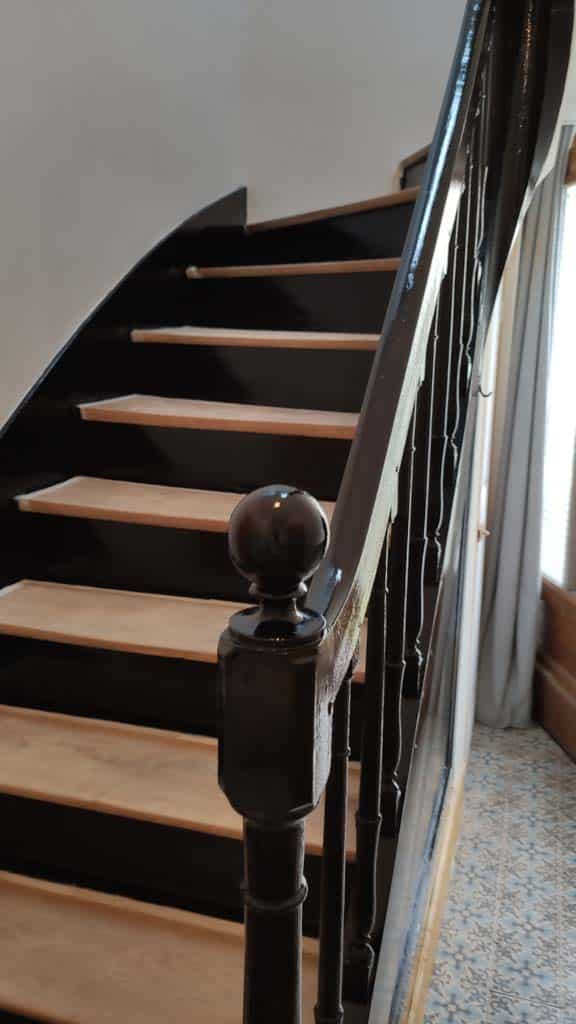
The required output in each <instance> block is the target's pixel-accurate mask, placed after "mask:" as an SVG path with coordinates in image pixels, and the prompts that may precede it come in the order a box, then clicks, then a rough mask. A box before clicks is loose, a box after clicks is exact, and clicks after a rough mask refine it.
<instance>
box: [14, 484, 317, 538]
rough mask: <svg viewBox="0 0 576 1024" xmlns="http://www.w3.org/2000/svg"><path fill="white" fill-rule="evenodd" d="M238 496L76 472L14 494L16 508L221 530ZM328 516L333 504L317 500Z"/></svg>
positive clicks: (226, 525)
mask: <svg viewBox="0 0 576 1024" xmlns="http://www.w3.org/2000/svg"><path fill="white" fill-rule="evenodd" d="M241 498H242V495H241V494H233V493H231V492H227V491H202V490H195V489H193V488H187V487H168V486H164V485H161V484H141V483H132V482H130V481H127V480H103V479H100V478H97V477H87V476H76V477H72V479H70V480H64V481H62V482H61V483H58V484H54V485H53V486H52V487H46V488H44V489H42V490H39V491H34V492H32V493H31V494H21V495H19V496H18V497H17V498H16V502H17V504H18V507H19V508H20V510H21V511H22V512H35V513H41V514H47V515H53V516H54V515H56V516H74V517H77V518H81V519H101V520H106V521H112V522H119V523H137V524H141V525H146V526H163V527H169V528H172V529H179V530H202V531H207V532H212V533H225V532H226V531H227V529H228V521H229V519H230V516H231V514H232V512H233V511H234V508H235V507H236V505H237V504H238V502H239V501H240V499H241ZM323 507H324V510H325V512H326V514H327V516H328V517H329V518H330V517H331V515H332V511H333V508H334V503H333V502H328V501H326V502H323Z"/></svg>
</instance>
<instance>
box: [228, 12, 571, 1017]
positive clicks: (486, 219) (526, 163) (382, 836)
mask: <svg viewBox="0 0 576 1024" xmlns="http://www.w3.org/2000/svg"><path fill="white" fill-rule="evenodd" d="M572 19H573V0H556V2H555V4H554V5H551V4H550V3H549V2H548V0H469V2H468V5H467V9H466V13H465V17H464V22H463V26H462V30H461V34H460V38H459V43H458V47H457V51H456V57H455V60H454V64H453V67H452V72H451V76H450V79H449V82H448V87H447V90H446V94H445V98H444V103H443V106H442V111H441V114H440V119H439V122H438V127H437V130H436V133H435V137H434V141H433V143H432V146H431V149H430V155H429V159H428V162H427V170H426V175H425V179H424V183H423V185H422V187H421V189H420V192H419V196H418V200H417V203H416V206H415V210H414V214H413V218H412V223H411V227H410V230H409V232H408V237H407V240H406V244H405V248H404V253H403V255H402V260H401V264H400V268H399V270H398V273H397V276H396V282H395V286H394V289H393V292H392V296H391V299H390V303H389V306H388V311H387V314H386V319H385V322H384V326H383V331H382V337H381V340H380V344H379V347H378V350H377V352H376V354H375V357H374V361H373V365H372V372H371V376H370V380H369V383H368V387H367V390H366V395H365V399H364V403H363V407H362V411H361V414H360V418H359V421H358V425H357V428H356V431H355V437H354V441H353V443H352V447H351V451H350V455H349V458H348V462H347V466H346V470H345V473H344V477H343V480H342V484H341V488H340V493H339V495H338V499H337V502H336V506H335V510H334V514H333V517H332V521H331V527H330V528H331V540H330V542H329V543H328V545H327V541H328V529H327V526H326V524H325V520H324V518H323V513H322V511H321V509H320V507H319V506H318V505H317V504H316V503H315V502H314V501H313V499H312V498H310V496H309V495H305V494H302V492H300V491H298V490H296V489H294V488H289V487H285V486H283V485H276V486H271V487H268V488H263V489H261V490H260V491H257V492H254V494H253V495H251V496H248V498H245V499H244V500H243V502H242V504H241V505H240V506H239V508H238V511H237V513H234V515H233V518H232V528H231V554H232V558H233V561H234V562H235V564H236V565H237V567H238V568H239V570H240V572H242V573H243V574H244V575H246V576H247V577H248V578H249V579H251V580H252V584H253V585H252V591H251V592H252V594H253V596H254V597H255V598H256V599H257V600H258V601H259V608H255V609H251V610H247V611H246V612H244V613H241V614H239V615H236V616H234V617H233V619H232V620H231V623H230V627H229V629H228V631H227V632H226V633H225V634H224V635H223V639H222V642H221V653H220V666H221V678H222V698H223V732H222V739H221V744H220V758H221V760H220V782H221V786H222V788H223V789H224V790H225V792H226V793H227V795H228V797H229V799H230V800H231V802H232V804H233V806H235V807H236V809H237V810H239V811H240V813H241V814H242V815H243V816H244V819H245V822H246V833H245V859H246V865H247V879H246V887H247V888H246V908H247V909H246V927H247V947H246V990H245V1010H244V1024H264V1021H266V1024H267V1022H268V1021H269V1020H271V1019H274V1020H275V1021H276V1024H301V1017H300V1005H299V996H298V993H299V986H300V976H301V975H300V950H301V939H302V932H301V902H302V899H303V898H304V895H305V886H304V882H303V877H302V861H303V853H304V835H303V823H304V819H305V817H306V815H307V814H308V813H309V812H310V810H311V809H312V808H313V807H314V806H315V805H316V803H317V802H318V800H319V798H320V795H321V794H322V793H323V792H324V790H325V789H326V786H327V785H328V790H327V801H326V806H327V812H326V831H325V843H324V888H323V891H324V893H326V892H327V891H328V888H331V889H332V890H333V891H334V893H335V894H336V895H335V900H336V904H335V905H336V910H334V907H329V905H328V903H329V901H327V899H326V898H325V900H324V906H323V921H322V925H321V952H320V977H319V1002H318V1006H317V1010H316V1021H317V1024H341V1022H342V1020H343V1010H342V985H343V986H344V992H345V994H346V996H347V997H349V998H352V999H353V1001H354V1002H359V1003H368V1002H369V1001H370V998H371V993H372V985H373V982H374V968H375V963H376V950H377V941H376V930H377V927H376V922H377V914H378V854H379V850H380V847H381V842H382V841H387V842H389V843H391V844H394V843H396V842H397V841H399V839H398V833H399V826H400V821H401V808H402V802H403V800H404V801H405V802H408V803H410V801H412V803H414V799H415V795H414V793H415V791H414V786H415V785H418V784H419V785H420V787H421V788H422V789H423V790H428V789H429V786H428V780H427V768H426V765H423V764H422V759H421V758H420V763H419V764H418V765H417V773H416V778H415V779H413V778H412V774H411V775H410V777H409V785H404V782H403V779H402V767H401V765H402V753H403V747H402V727H401V721H400V712H401V703H402V696H403V694H405V695H406V696H407V697H409V698H410V699H413V700H418V698H419V695H420V693H421V692H422V691H424V694H425V695H426V699H427V700H431V699H432V696H431V694H432V693H434V694H435V696H436V699H438V687H440V689H442V686H444V689H445V690H446V689H447V690H448V691H449V692H450V691H451V690H453V687H454V685H455V679H456V674H457V666H458V661H459V650H460V644H461V643H462V642H465V638H464V637H463V636H462V635H461V631H460V620H461V607H462V588H463V578H464V577H463V574H464V571H465V559H464V558H463V557H462V554H461V553H462V551H463V548H464V544H465V540H464V537H465V536H466V530H467V525H468V517H469V500H468V499H469V494H470V489H471V474H472V465H473V458H474V426H475V415H476V408H477V395H478V383H479V372H480V365H481V359H482V355H483V349H484V344H485V340H486V336H487V332H488V327H489V322H490V317H491V314H492V309H493V306H494V302H495V298H496V294H497V290H498V287H499V282H500V279H501V275H502V272H503V268H504V266H505V262H506V259H507V256H508V252H509V249H510V246H511V243H512V240H513V237H514V234H515V231H516V228H517V225H518V222H519V220H520V218H521V216H522V214H523V211H524V209H525V206H526V204H527V202H528V201H529V199H530V196H531V194H532V191H533V188H534V187H535V183H536V181H537V178H538V174H539V171H540V169H541V167H542V166H543V162H544V160H545V157H546V154H547V150H548V148H549V145H550V143H551V141H552V137H553V133H554V129H555V124H556V119H557V116H558V111H559V106H560V101H561V96H562V91H563V85H564V79H565V75H566V69H567V65H568V58H569V51H570V40H571V31H572ZM326 545H327V550H326V552H325V554H324V550H325V549H326ZM314 568H316V572H315V574H314V575H313V578H312V583H311V586H310V591H309V593H308V596H307V599H306V581H307V579H308V578H309V577H310V575H311V574H312V572H313V569H314ZM425 588H426V589H427V590H428V592H429V593H431V594H432V596H433V598H434V602H435V607H434V612H433V614H432V613H431V611H430V609H426V601H425ZM409 604H410V607H409ZM368 610H370V611H369V624H368V648H367V652H368V653H367V659H366V682H365V701H366V709H367V711H366V713H367V714H369V715H370V716H372V717H371V720H370V722H369V727H367V728H365V730H364V737H363V743H364V749H363V754H362V778H361V785H360V806H359V810H358V815H357V851H358V858H357V865H356V872H357V877H356V888H355V906H354V914H353V920H352V921H351V923H350V928H349V929H347V930H348V931H349V932H350V938H351V942H350V944H349V947H348V956H347V958H346V959H345V952H344V944H343V939H342V928H343V923H344V922H343V915H344V901H343V879H344V871H345V856H344V854H343V844H342V836H343V834H344V826H345V794H346V786H345V771H344V769H343V765H344V762H345V758H346V755H347V748H348V735H347V733H348V701H349V686H348V681H349V679H350V676H351V672H352V671H353V665H354V660H355V657H356V651H357V646H358V641H359V637H360V630H361V628H362V625H363V623H364V620H365V617H366V613H367V611H368ZM425 620H426V623H427V636H428V638H429V641H428V642H429V647H428V649H427V651H426V655H425V652H424V646H425V643H424V639H423V635H424V634H423V630H424V622H425ZM407 667H408V671H407ZM434 687H436V689H434ZM443 713H444V715H445V716H449V713H450V712H449V710H448V711H447V710H446V709H445V708H444V711H443ZM372 719H373V720H372ZM449 742H450V740H449V737H448V738H447V737H446V736H445V739H444V744H445V745H444V750H443V751H441V752H437V754H436V763H439V764H440V765H441V768H440V776H441V778H442V777H443V776H442V772H443V770H444V767H445V764H446V758H447V757H448V749H447V747H448V746H449ZM418 749H422V743H421V742H418V743H416V742H415V744H414V752H416V751H417V750H418ZM332 761H333V762H334V763H333V764H332ZM374 766H376V771H375V770H374ZM440 782H441V779H440V780H438V786H437V787H436V788H434V790H433V791H432V792H431V794H430V793H428V798H427V799H428V803H427V805H426V806H427V813H428V812H429V813H430V814H432V803H433V801H434V799H435V798H436V796H437V789H438V787H439V786H440ZM404 846H406V844H404ZM416 848H418V849H420V851H421V855H422V858H423V857H424V852H425V844H424V839H423V838H422V836H420V837H419V843H418V844H416V846H415V847H414V849H416ZM409 861H410V858H409V857H406V858H405V863H403V864H402V865H401V869H402V870H403V871H409V870H410V864H409ZM412 881H413V882H414V884H415V875H414V872H413V874H412ZM402 905H404V906H405V904H402ZM327 914H330V921H329V927H328V925H327V918H326V915H327ZM393 930H395V931H396V933H398V931H399V929H398V928H397V926H396V925H394V926H393Z"/></svg>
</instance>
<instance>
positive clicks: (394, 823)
mask: <svg viewBox="0 0 576 1024" xmlns="http://www.w3.org/2000/svg"><path fill="white" fill-rule="evenodd" d="M415 426H416V413H415V411H414V412H413V414H412V419H411V422H410V429H409V431H408V439H407V442H406V448H405V450H404V455H403V458H402V463H401V465H400V472H399V474H398V510H397V514H396V517H395V519H394V523H393V525H392V526H391V527H389V529H390V530H391V537H390V541H389V543H390V552H389V555H388V600H387V605H386V612H387V614H386V620H387V621H386V666H385V672H384V744H383V756H382V762H383V763H382V768H383V771H382V798H381V805H380V806H381V808H382V836H383V837H385V838H393V837H395V836H396V834H397V831H398V824H399V811H400V803H401V796H402V794H401V789H400V782H399V779H398V767H399V764H400V758H401V756H402V686H403V682H404V670H405V667H406V661H405V654H406V601H407V595H408V567H409V558H410V522H411V512H412V480H413V475H414V451H415V445H414V431H415Z"/></svg>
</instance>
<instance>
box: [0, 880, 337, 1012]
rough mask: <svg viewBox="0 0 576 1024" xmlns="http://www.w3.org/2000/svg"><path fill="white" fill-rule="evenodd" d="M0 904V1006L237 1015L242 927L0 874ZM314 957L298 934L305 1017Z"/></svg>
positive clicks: (312, 991) (312, 946) (311, 945)
mask: <svg viewBox="0 0 576 1024" xmlns="http://www.w3.org/2000/svg"><path fill="white" fill-rule="evenodd" d="M0 903H1V905H2V925H3V927H2V929H0V958H1V960H2V967H3V969H2V972H1V976H0V1007H2V1009H4V1010H5V1011H8V1012H11V1013H14V1014H19V1015H22V1016H25V1017H31V1018H33V1019H35V1020H42V1021H48V1022H51V1024H103V1021H106V1022H107V1024H157V1022H158V1020H159V1019H163V1020H166V1021H169V1022H170V1024H189V1022H190V1021H191V1020H197V1021H208V1020H209V1021H210V1022H211V1024H236V1022H237V1021H238V1018H239V1014H241V1007H242V988H243V967H244V963H243V962H244V933H243V927H242V925H239V924H236V923H235V922H231V921H223V920H220V919H217V918H210V917H205V916H202V915H200V914H193V913H191V912H189V911H184V910H177V909H173V908H170V907H162V906H155V905H152V904H148V903H143V902H141V901H138V900H133V899H129V898H127V897H124V896H116V895H108V894H104V893H99V892H94V891H92V890H89V889H81V888H79V887H76V886H68V885H62V884H59V883H55V882H45V881H40V880H37V879H32V878H27V877H25V876H22V875H16V874H10V873H9V872H5V871H2V872H0ZM55 936H56V937H57V940H56V939H55ZM317 963H318V944H317V942H316V941H315V940H313V939H304V943H303V1003H304V1008H305V1013H306V1018H305V1019H308V1018H309V1019H312V1016H311V1015H312V1013H313V1006H314V1003H315V995H316V985H317Z"/></svg>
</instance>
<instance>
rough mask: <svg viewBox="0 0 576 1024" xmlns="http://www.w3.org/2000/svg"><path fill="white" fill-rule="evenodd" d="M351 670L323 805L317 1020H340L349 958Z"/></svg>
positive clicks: (340, 700) (338, 706)
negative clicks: (346, 953)
mask: <svg viewBox="0 0 576 1024" xmlns="http://www.w3.org/2000/svg"><path fill="white" fill-rule="evenodd" d="M353 668H354V666H353V665H351V666H350V670H349V672H348V673H347V676H346V678H345V680H344V682H343V683H342V686H341V688H340V692H339V694H338V696H337V698H336V702H335V708H334V726H333V733H332V768H331V771H330V778H329V780H328V785H327V787H326V801H325V810H324V857H323V861H322V894H321V902H320V960H319V964H318V1003H317V1004H316V1007H315V1010H314V1015H315V1019H316V1024H341V1021H342V1020H343V1018H344V1007H343V1006H342V977H343V961H344V913H345V903H346V816H347V806H348V760H349V758H350V748H349V746H348V744H349V733H350V688H351V680H352V672H353Z"/></svg>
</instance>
